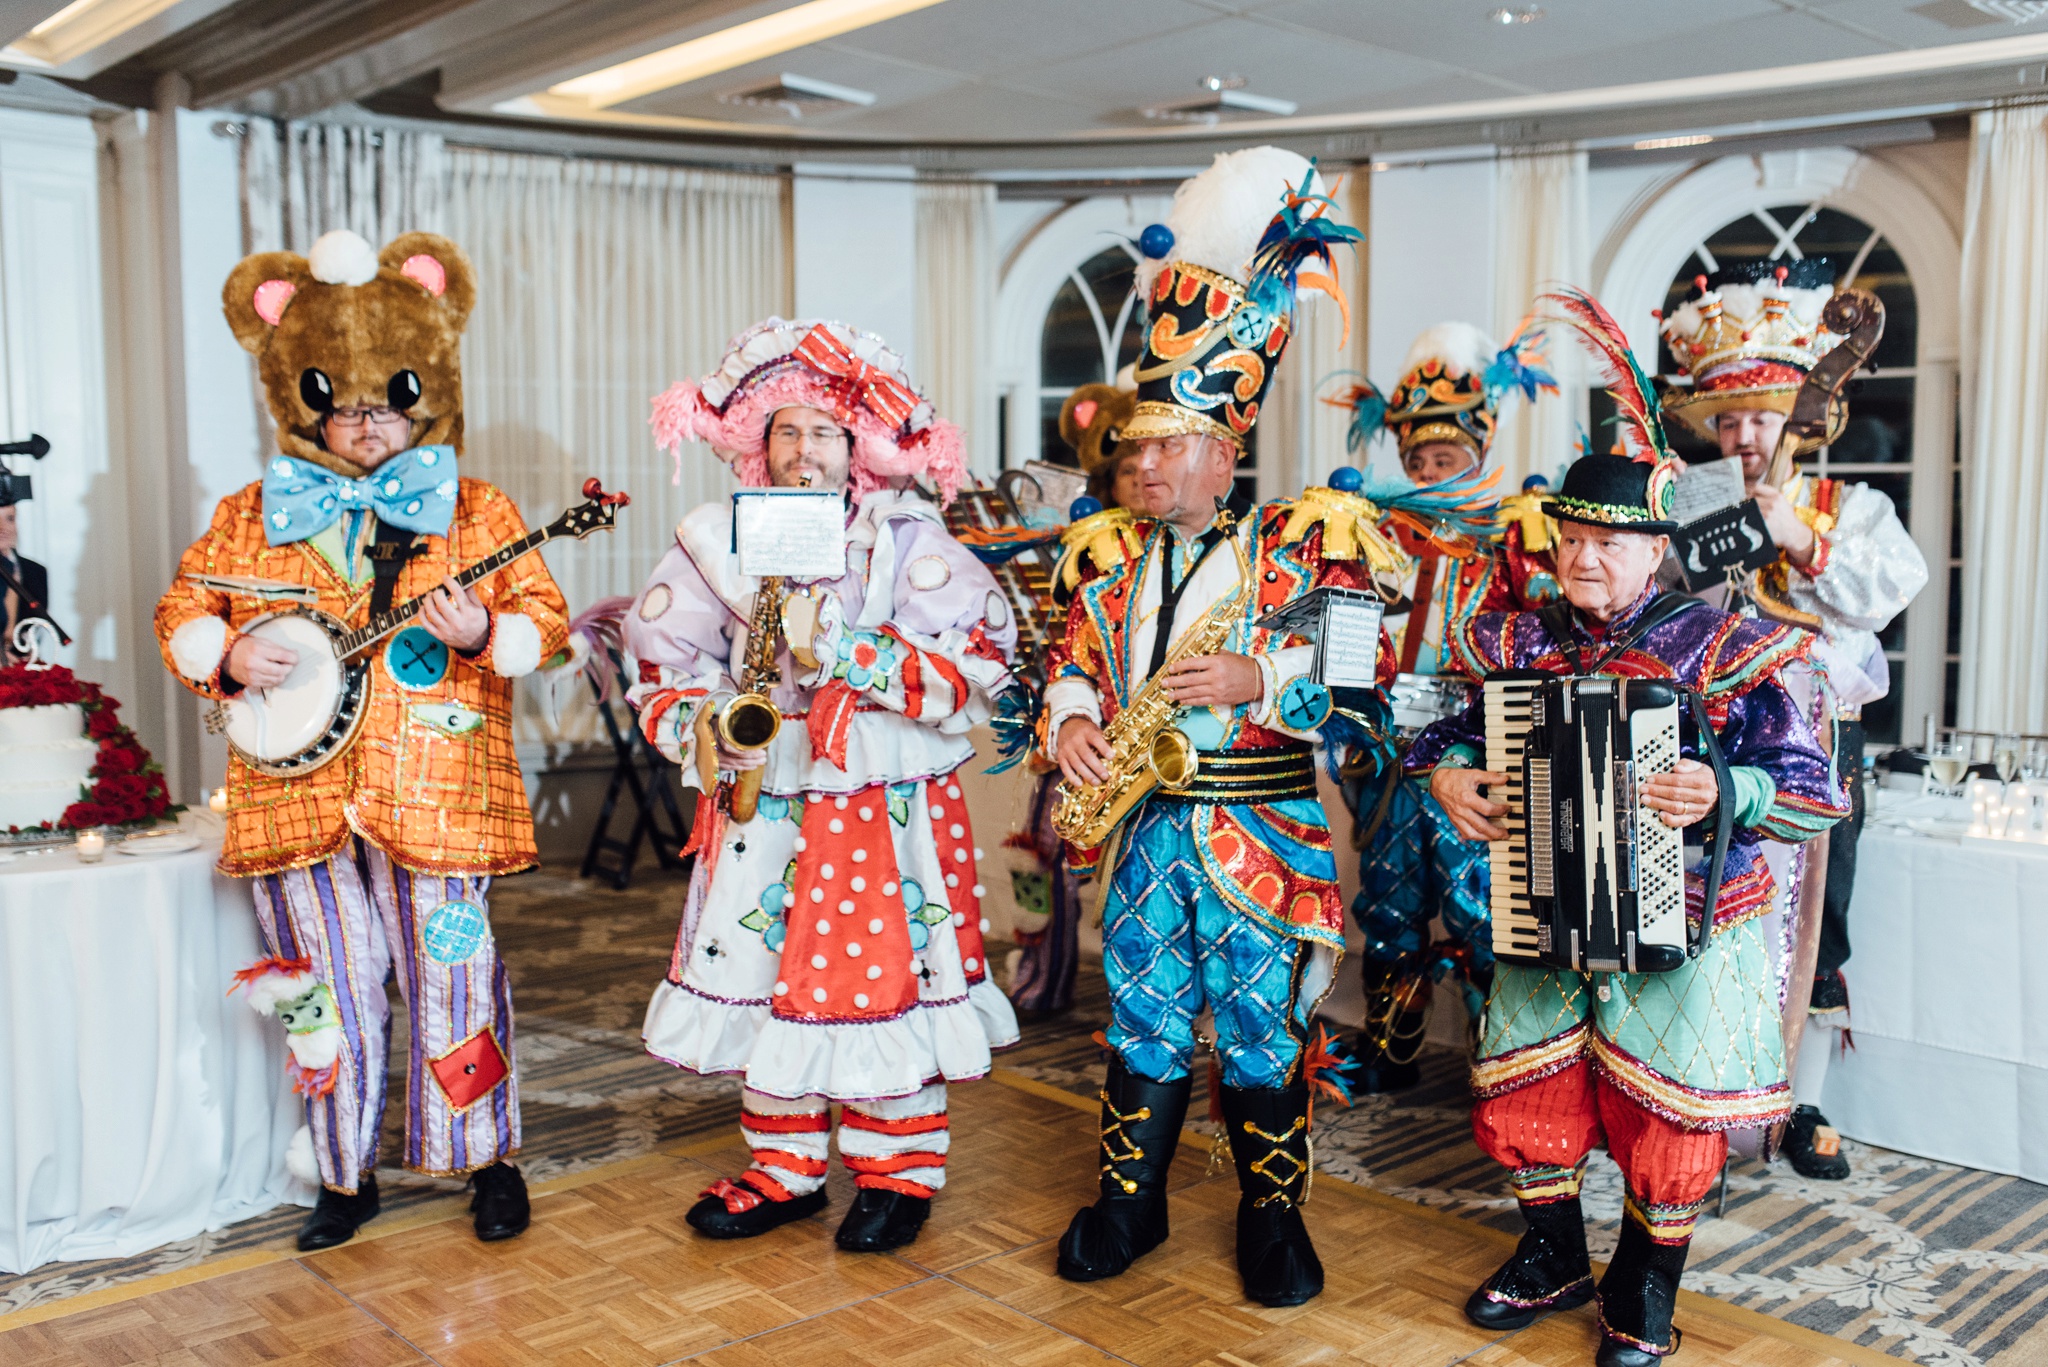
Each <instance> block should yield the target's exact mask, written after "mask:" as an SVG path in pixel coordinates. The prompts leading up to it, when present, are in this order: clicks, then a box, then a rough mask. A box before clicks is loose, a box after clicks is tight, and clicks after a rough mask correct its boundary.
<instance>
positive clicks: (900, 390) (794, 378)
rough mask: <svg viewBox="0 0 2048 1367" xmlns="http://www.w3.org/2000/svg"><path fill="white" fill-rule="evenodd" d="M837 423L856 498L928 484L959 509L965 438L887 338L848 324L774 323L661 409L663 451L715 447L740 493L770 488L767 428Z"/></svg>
mask: <svg viewBox="0 0 2048 1367" xmlns="http://www.w3.org/2000/svg"><path fill="white" fill-rule="evenodd" d="M792 406H802V407H805V408H815V409H818V410H819V411H821V412H825V413H830V414H832V415H833V417H834V418H836V419H837V420H838V422H839V424H840V426H842V427H844V428H846V429H847V430H848V431H849V432H851V433H853V453H852V459H851V474H852V479H853V491H854V496H855V497H856V498H858V497H861V496H862V495H865V494H866V493H868V492H869V491H870V490H873V489H879V488H881V487H883V486H884V485H886V484H887V483H888V482H889V481H891V480H894V479H902V478H905V477H911V478H915V477H919V476H922V477H923V478H924V479H925V480H926V481H928V482H929V483H930V484H932V485H933V486H934V487H936V488H937V489H938V491H939V501H940V502H941V503H950V502H952V500H953V495H954V494H956V493H958V492H959V490H960V486H961V485H963V484H965V483H966V482H967V463H966V460H965V458H964V455H963V446H962V443H961V440H960V429H959V428H957V427H955V426H954V425H953V424H952V423H950V422H947V421H945V420H944V419H942V418H940V417H938V416H936V415H935V414H934V413H933V412H932V406H931V403H930V402H929V401H928V400H926V399H925V397H924V396H923V395H922V394H920V393H919V392H918V390H917V386H915V385H914V384H912V383H911V382H910V377H909V376H908V375H907V374H905V373H904V370H903V358H902V357H900V356H898V355H897V354H896V353H895V352H893V351H891V350H889V348H888V346H887V345H886V344H885V343H884V342H883V341H882V339H881V338H879V337H877V336H875V335H874V334H873V333H870V332H857V331H855V330H854V329H853V328H850V327H848V326H847V325H846V324H844V323H834V322H828V321H821V320H816V319H798V320H795V321H792V320H790V319H787V318H770V319H768V320H766V321H765V322H761V323H756V324H755V325H754V326H753V327H750V328H748V329H747V330H746V331H745V332H742V333H741V334H740V335H739V336H737V337H735V338H733V340H732V343H731V345H729V346H728V347H727V348H726V353H725V359H724V360H722V361H720V362H719V364H718V369H716V370H714V371H712V372H711V373H710V374H709V375H706V376H705V377H704V378H703V379H702V380H697V381H690V380H677V381H676V382H675V383H674V384H672V385H670V386H669V387H668V390H667V392H666V393H663V394H662V395H661V396H660V397H658V398H656V399H655V401H654V417H653V419H652V422H651V426H652V427H653V428H654V440H655V443H656V444H657V445H658V446H660V447H661V449H662V450H664V451H668V452H670V453H672V454H673V455H675V457H676V478H677V479H678V480H680V479H681V478H682V449H681V448H682V443H683V442H684V441H686V440H694V441H702V442H707V443H709V444H710V446H711V449H712V451H714V452H715V453H716V454H717V456H718V458H719V459H720V460H722V461H724V462H725V463H726V464H728V465H730V466H732V468H733V473H734V474H736V475H738V476H739V480H740V483H742V484H748V485H756V486H760V485H766V484H767V483H768V423H769V420H770V419H771V418H773V417H774V416H775V412H776V410H777V409H781V408H789V407H792Z"/></svg>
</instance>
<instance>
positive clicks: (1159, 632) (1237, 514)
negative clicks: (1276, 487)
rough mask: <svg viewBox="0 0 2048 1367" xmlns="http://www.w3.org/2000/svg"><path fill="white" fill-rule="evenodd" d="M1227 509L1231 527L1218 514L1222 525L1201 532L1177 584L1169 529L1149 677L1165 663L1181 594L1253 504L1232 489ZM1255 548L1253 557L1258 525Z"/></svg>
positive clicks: (1254, 530) (1253, 543) (1148, 669)
mask: <svg viewBox="0 0 2048 1367" xmlns="http://www.w3.org/2000/svg"><path fill="white" fill-rule="evenodd" d="M1224 509H1225V510H1226V511H1228V512H1230V513H1232V514H1234V520H1233V521H1232V523H1231V526H1230V529H1229V530H1228V531H1226V530H1224V528H1223V527H1222V526H1221V525H1220V524H1221V519H1220V518H1219V519H1218V524H1219V525H1216V526H1212V527H1210V528H1209V530H1208V531H1206V532H1203V533H1202V535H1201V536H1200V537H1199V538H1198V539H1197V540H1196V542H1195V545H1196V546H1197V547H1198V548H1199V549H1197V550H1196V552H1195V556H1194V563H1192V564H1190V565H1189V566H1188V572H1187V573H1186V574H1184V575H1182V576H1181V578H1180V582H1179V583H1178V584H1176V583H1174V582H1173V547H1172V545H1171V544H1170V542H1171V538H1172V536H1173V533H1172V531H1171V530H1169V531H1167V533H1166V535H1167V537H1168V539H1169V544H1168V546H1167V548H1166V556H1165V566H1164V568H1165V570H1166V578H1165V579H1164V580H1162V581H1161V582H1160V585H1159V617H1158V619H1157V620H1156V622H1155V623H1154V625H1153V629H1152V663H1151V664H1149V665H1147V666H1146V667H1145V674H1144V677H1145V678H1147V679H1149V678H1151V677H1152V676H1153V675H1154V674H1157V673H1158V672H1159V667H1160V666H1161V665H1163V664H1165V663H1166V651H1167V647H1168V646H1170V645H1171V644H1172V642H1173V619H1174V616H1175V614H1176V613H1177V612H1178V611H1179V609H1180V596H1181V594H1182V593H1183V592H1185V591H1186V589H1187V586H1188V585H1189V584H1191V583H1193V582H1194V578H1195V571H1196V570H1199V569H1201V568H1202V563H1203V562H1204V561H1206V560H1207V559H1208V558H1209V556H1210V555H1211V554H1212V553H1213V552H1214V551H1215V550H1216V548H1217V547H1218V546H1221V545H1222V544H1223V543H1224V542H1225V541H1226V540H1228V539H1229V538H1230V537H1231V536H1233V535H1235V534H1236V530H1237V522H1238V521H1241V520H1242V519H1243V518H1244V515H1245V514H1246V513H1248V512H1250V511H1251V504H1250V502H1249V500H1246V499H1244V498H1243V497H1242V495H1239V494H1237V493H1235V492H1233V493H1232V495H1231V497H1230V500H1229V502H1227V503H1225V504H1224ZM1252 549H1253V552H1254V557H1253V558H1254V559H1256V552H1257V550H1258V529H1257V528H1256V527H1254V528H1253V529H1252Z"/></svg>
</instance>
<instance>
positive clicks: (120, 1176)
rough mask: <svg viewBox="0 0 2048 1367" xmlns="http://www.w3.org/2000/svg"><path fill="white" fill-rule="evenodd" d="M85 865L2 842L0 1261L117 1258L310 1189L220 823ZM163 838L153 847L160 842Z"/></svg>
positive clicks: (5, 1268) (241, 891)
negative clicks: (259, 1000) (256, 999)
mask: <svg viewBox="0 0 2048 1367" xmlns="http://www.w3.org/2000/svg"><path fill="white" fill-rule="evenodd" d="M196 825H197V823H192V822H191V819H190V818H188V827H187V829H188V830H189V831H191V833H192V834H197V835H200V836H201V839H200V841H199V843H198V844H197V845H196V846H195V847H193V848H189V849H184V850H180V851H174V852H167V853H165V852H160V853H152V854H137V855H134V856H129V855H124V854H122V853H120V852H119V850H118V843H117V842H113V841H109V848H108V852H107V854H106V856H105V858H104V859H103V860H102V861H101V862H100V863H98V864H82V863H80V862H79V860H78V858H77V857H76V855H75V854H74V853H73V852H72V850H71V849H70V848H69V847H64V848H61V849H58V850H55V851H48V852H39V853H28V852H18V851H9V850H0V1272H25V1271H27V1270H28V1269H30V1268H32V1267H35V1266H37V1265H39V1264H42V1263H46V1262H50V1261H53V1260H57V1259H65V1260H75V1259H86V1258H109V1257H126V1256H129V1255H131V1254H135V1253H139V1252H141V1251H143V1250H145V1249H149V1248H153V1247H156V1246H157V1245H159V1244H164V1243H168V1242H171V1241H173V1240H177V1239H185V1238H190V1237H192V1236H193V1235H196V1234H199V1233H202V1232H204V1231H206V1230H211V1229H219V1228H221V1227H222V1226H224V1225H228V1224H232V1223H233V1222H235V1221H237V1220H242V1219H246V1218H248V1217H249V1216H252V1215H256V1214H260V1213H261V1212H263V1211H265V1210H268V1209H270V1208H271V1207H273V1206H275V1205H277V1204H279V1203H280V1202H282V1201H286V1200H290V1199H293V1198H294V1197H295V1196H301V1195H303V1194H305V1189H304V1188H303V1187H302V1186H300V1184H298V1183H296V1182H295V1181H294V1180H293V1179H292V1178H291V1177H289V1176H288V1175H287V1173H286V1171H285V1163H284V1155H285V1147H286V1145H287V1144H288V1143H289V1142H290V1140H291V1137H292V1132H293V1130H295V1129H296V1128H297V1127H298V1125H299V1124H300V1106H299V1104H298V1098H297V1097H295V1096H293V1095H292V1094H291V1092H290V1087H289V1084H288V1082H287V1081H286V1077H285V1046H284V1038H283V1034H282V1032H280V1031H279V1030H278V1028H277V1023H276V1022H275V1021H273V1020H267V1019H264V1018H262V1017H259V1016H257V1015H256V1013H255V1012H253V1011H251V1010H250V1009H249V1008H248V1007H247V1006H245V1005H243V1003H242V1001H241V998H240V997H239V996H236V997H230V996H228V995H227V990H228V988H229V987H230V986H231V985H232V982H233V974H234V971H235V970H236V969H238V968H240V967H242V966H243V965H245V964H247V963H249V962H251V961H252V960H254V959H256V958H257V957H258V956H259V955H260V954H261V952H262V951H261V949H260V947H259V944H258V940H257V935H256V920H255V916H254V913H253V912H252V911H251V909H250V903H249V893H248V889H247V887H246V886H245V885H244V884H241V883H239V882H236V881H234V880H232V879H228V878H223V877H221V876H219V875H218V874H216V873H215V872H214V868H213V864H214V860H215V859H216V858H218V857H219V854H220V840H219V837H218V836H217V835H214V834H211V833H210V832H205V831H203V830H200V829H195V827H196ZM153 843H154V845H155V847H156V848H157V849H158V850H162V849H163V846H164V845H165V844H166V843H174V844H176V843H186V842H176V841H174V842H165V841H163V839H162V838H161V837H157V838H156V839H155V841H154V842H153Z"/></svg>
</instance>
